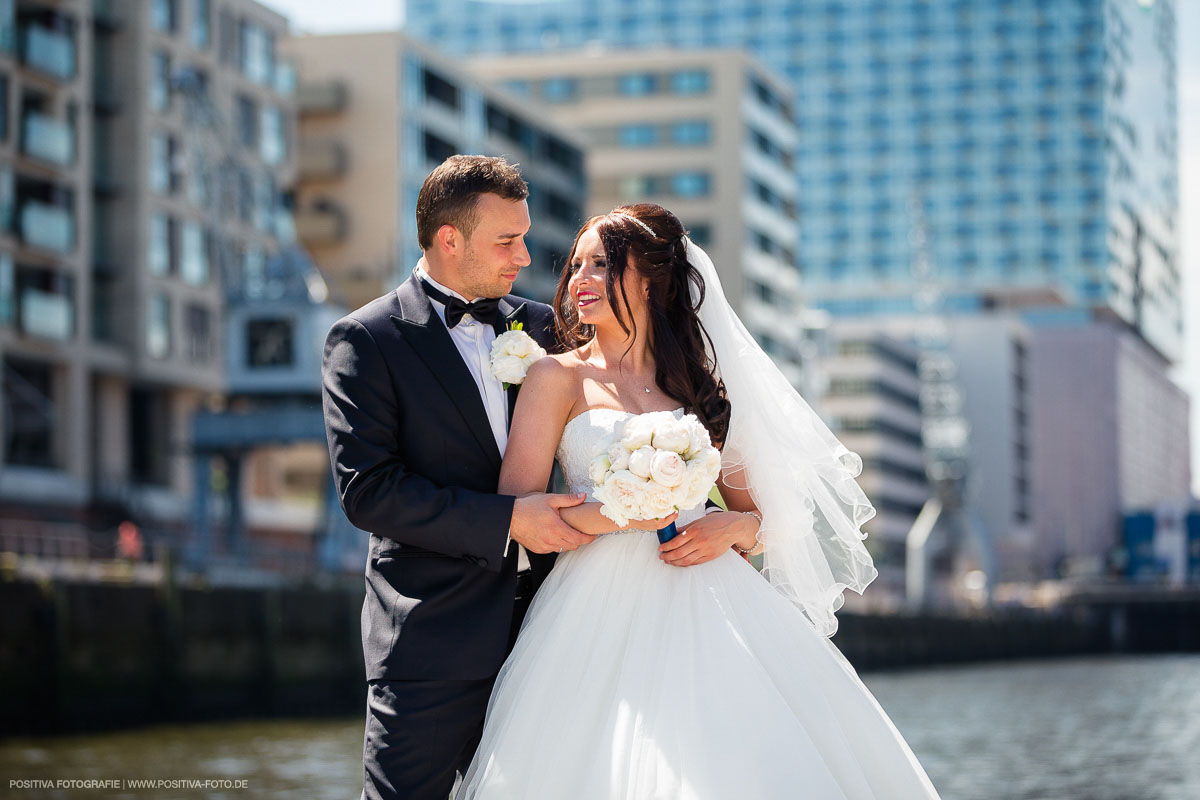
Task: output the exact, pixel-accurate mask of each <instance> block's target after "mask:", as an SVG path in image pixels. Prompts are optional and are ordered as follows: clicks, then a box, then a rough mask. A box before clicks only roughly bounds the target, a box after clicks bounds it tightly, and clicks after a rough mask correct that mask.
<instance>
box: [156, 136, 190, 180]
mask: <svg viewBox="0 0 1200 800" xmlns="http://www.w3.org/2000/svg"><path fill="white" fill-rule="evenodd" d="M178 160H179V142H178V141H177V140H176V139H175V137H174V136H168V135H167V134H165V133H154V134H151V135H150V190H151V191H153V192H157V193H158V194H171V193H174V192H176V191H178V190H179V187H180V184H181V183H182V182H183V176H182V175H181V174H180V171H179V169H178V164H177V163H176V162H177V161H178Z"/></svg>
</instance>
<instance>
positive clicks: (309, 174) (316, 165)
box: [298, 142, 348, 180]
mask: <svg viewBox="0 0 1200 800" xmlns="http://www.w3.org/2000/svg"><path fill="white" fill-rule="evenodd" d="M347 160H348V159H347V158H346V148H345V147H343V146H342V144H341V142H313V143H311V144H304V145H301V147H300V154H299V159H298V166H299V168H300V178H301V180H321V179H325V178H336V177H339V176H341V175H344V174H345V173H346V163H347Z"/></svg>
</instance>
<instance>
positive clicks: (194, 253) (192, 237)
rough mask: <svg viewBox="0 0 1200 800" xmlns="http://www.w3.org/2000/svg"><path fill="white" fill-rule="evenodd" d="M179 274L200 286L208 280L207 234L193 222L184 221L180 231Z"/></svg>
mask: <svg viewBox="0 0 1200 800" xmlns="http://www.w3.org/2000/svg"><path fill="white" fill-rule="evenodd" d="M181 249H182V254H181V258H180V263H179V274H180V276H181V277H182V278H183V279H184V280H185V281H187V282H188V283H191V284H194V285H197V286H200V285H203V284H205V283H207V282H208V255H209V241H208V235H207V233H206V232H205V231H204V229H203V228H201V227H200V226H199V225H198V224H196V223H195V222H185V223H184V224H183V231H182V247H181Z"/></svg>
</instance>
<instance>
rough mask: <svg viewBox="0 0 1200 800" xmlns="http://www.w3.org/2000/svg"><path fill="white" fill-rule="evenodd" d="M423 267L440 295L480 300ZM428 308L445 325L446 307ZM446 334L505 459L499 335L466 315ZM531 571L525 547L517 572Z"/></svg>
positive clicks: (421, 273) (422, 276)
mask: <svg viewBox="0 0 1200 800" xmlns="http://www.w3.org/2000/svg"><path fill="white" fill-rule="evenodd" d="M424 267H425V259H421V260H420V261H418V262H417V266H416V267H415V268H413V272H414V273H415V274H416V276H417V279H418V280H423V281H428V282H429V285H430V286H432V287H433V288H435V289H437V290H438V291H439V292H442V293H444V294H447V295H449V296H451V297H457V298H458V299H459V300H462V301H463V302H464V303H471V302H474V301H475V300H477V299H478V298H470V299H468V298H466V297H463V296H462V295H461V294H459V293H458V292H456V291H454V290H453V289H450V288H448V287H446V286H443V285H442V284H440V283H438V282H437V281H435V280H434V279H433V278H431V277H429V273H428V272H426V271H425V268H424ZM429 304H430V305H432V306H433V310H434V313H436V314H437V316H438V319H440V320H441V321H442V324H443V325H445V324H446V306H445V304H443V303H439V302H438V301H437V300H435V299H433V298H432V297H430V298H429ZM446 332H447V333H449V334H450V340H451V341H453V342H454V346H455V347H456V348H458V352H459V354H460V355H461V356H462V359H463V362H464V363H465V364H466V365H467V369H468V370H469V371H470V373H471V377H472V378H474V379H475V385H476V386H477V387H479V397H480V398H481V399H482V400H483V408H484V410H485V411H487V417H488V423H489V424H490V425H491V426H492V435H493V436H494V437H496V447H498V448H499V449H500V456H501V457H503V456H504V450H505V448H506V447H507V446H508V394H507V393H506V392H505V391H504V385H503V384H502V383H501V382H500V379H499V378H497V377H496V376H495V375H493V374H492V368H491V360H492V342H494V341H496V331H495V329H494V328H492V326H491V325H488V324H485V323H483V322H480V321H479V320H477V319H475V318H474V317H472V316H471V315H470V314H466V315H464V316H463V318H462V319H460V320H459V321H458V324H457V325H455V326H454V327H453V328H447V329H446ZM504 552H505V554H506V555H507V554H508V542H507V541H506V542H505V544H504ZM528 568H529V557H528V556H527V555H526V554H525V548H524V547H522V548H521V549H520V551H519V552H518V553H517V569H520V570H524V569H528Z"/></svg>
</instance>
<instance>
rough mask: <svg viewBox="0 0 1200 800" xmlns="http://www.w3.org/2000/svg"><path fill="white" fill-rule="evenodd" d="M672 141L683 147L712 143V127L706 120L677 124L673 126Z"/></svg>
mask: <svg viewBox="0 0 1200 800" xmlns="http://www.w3.org/2000/svg"><path fill="white" fill-rule="evenodd" d="M671 141H672V142H674V143H675V144H678V145H683V146H695V145H703V144H708V143H709V142H710V141H712V126H711V125H709V123H708V120H704V119H694V120H685V121H683V122H676V123H675V124H673V125H672V126H671Z"/></svg>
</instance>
